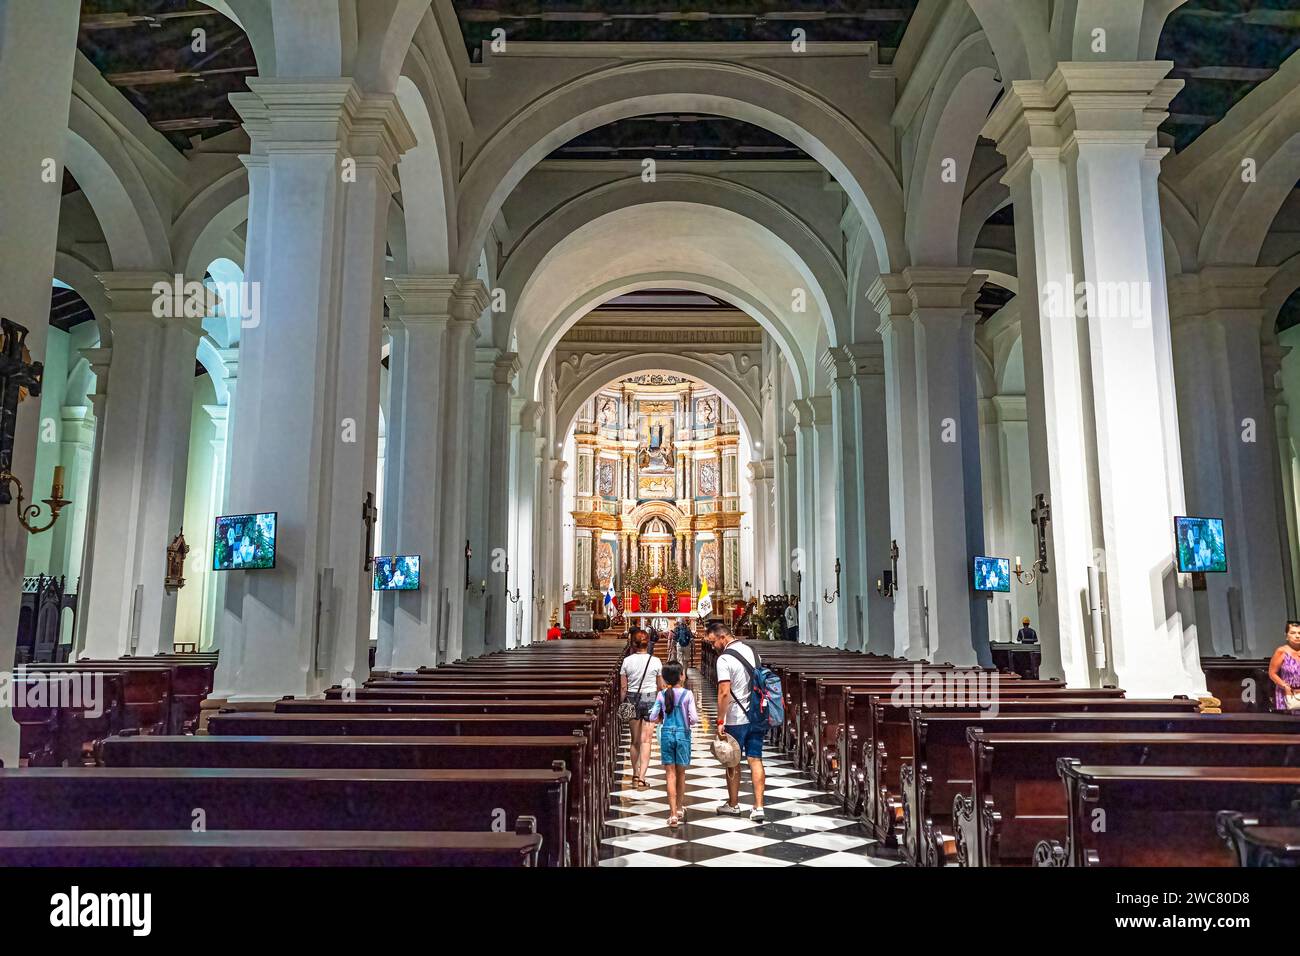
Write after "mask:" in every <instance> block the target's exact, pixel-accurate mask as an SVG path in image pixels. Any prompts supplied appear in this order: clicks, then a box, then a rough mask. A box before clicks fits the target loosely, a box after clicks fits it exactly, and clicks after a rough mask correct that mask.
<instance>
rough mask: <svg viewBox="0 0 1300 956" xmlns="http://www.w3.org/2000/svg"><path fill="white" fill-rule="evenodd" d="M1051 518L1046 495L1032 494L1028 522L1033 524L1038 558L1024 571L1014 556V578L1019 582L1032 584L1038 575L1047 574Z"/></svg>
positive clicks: (1017, 557) (1018, 557)
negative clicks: (1048, 526)
mask: <svg viewBox="0 0 1300 956" xmlns="http://www.w3.org/2000/svg"><path fill="white" fill-rule="evenodd" d="M1051 520H1052V509H1051V506H1050V505H1048V503H1047V496H1046V495H1041V494H1040V495H1034V507H1033V508H1031V509H1030V511H1029V522H1030V524H1032V525H1033V526H1034V533H1035V535H1036V537H1037V539H1038V558H1037V559H1036V560H1035V561H1034V563H1033V565H1032V566H1031V567H1030V568H1029V570H1028V571H1026V570H1025V569H1024V568H1023V567H1022V566H1021V564H1020V556H1019V555H1017V556H1016V570H1015V575H1016V580H1017V581H1019V582H1020V583H1021V584H1033V583H1034V581H1035V580H1037V579H1038V578H1039V577H1040V576H1042V575H1044V574H1047V573H1048V569H1047V524H1048V522H1049V521H1051Z"/></svg>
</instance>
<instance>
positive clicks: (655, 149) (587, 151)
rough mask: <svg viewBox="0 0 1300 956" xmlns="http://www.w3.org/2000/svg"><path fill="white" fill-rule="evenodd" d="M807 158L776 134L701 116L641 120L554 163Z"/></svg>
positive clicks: (576, 146)
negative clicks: (615, 160)
mask: <svg viewBox="0 0 1300 956" xmlns="http://www.w3.org/2000/svg"><path fill="white" fill-rule="evenodd" d="M647 157H650V158H654V159H674V160H676V159H711V160H722V159H808V155H807V154H806V153H805V152H804V151H803V150H801V149H800V148H799V147H797V146H795V145H794V144H793V143H790V142H787V141H786V140H784V139H782V138H781V137H780V136H777V135H776V134H775V133H769V132H768V131H767V130H765V129H762V128H760V127H758V126H752V125H750V124H749V123H745V122H741V121H740V120H734V119H727V118H726V117H722V116H707V115H701V114H696V113H690V114H683V113H669V114H656V115H652V116H637V117H633V118H631V119H626V120H619V121H618V122H615V123H610V124H608V125H606V126H601V127H599V128H597V129H594V130H591V131H590V132H587V133H584V134H583V135H581V136H579V137H577V138H576V139H573V140H570V141H569V142H568V143H566V144H564V145H563V146H561V147H560V148H559V149H557V150H555V151H554V152H553V153H551V155H550V157H549V158H551V159H645V158H647Z"/></svg>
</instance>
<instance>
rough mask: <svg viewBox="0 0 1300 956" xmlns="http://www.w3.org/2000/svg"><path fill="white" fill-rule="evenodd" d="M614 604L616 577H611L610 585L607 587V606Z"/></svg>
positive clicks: (610, 606)
mask: <svg viewBox="0 0 1300 956" xmlns="http://www.w3.org/2000/svg"><path fill="white" fill-rule="evenodd" d="M613 606H614V579H613V578H610V579H609V587H608V588H606V589H605V607H607V608H612V607H613Z"/></svg>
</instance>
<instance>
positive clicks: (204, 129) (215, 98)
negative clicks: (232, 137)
mask: <svg viewBox="0 0 1300 956" xmlns="http://www.w3.org/2000/svg"><path fill="white" fill-rule="evenodd" d="M194 30H203V31H204V33H205V36H204V37H203V38H202V39H203V47H204V49H203V50H202V51H201V52H196V51H195V50H194V49H193V44H194V42H195V38H194V36H193V31H194ZM77 46H78V48H79V49H80V50H81V52H82V53H83V54H85V56H86V58H87V59H89V60H90V62H92V63H94V64H95V66H96V67H98V68H99V71H100V72H101V73H103V74H104V78H105V79H106V80H108V82H109V83H112V84H113V85H114V86H116V87H117V88H118V89H120V90H121V91H122V94H123V95H124V96H125V97H126V98H127V99H128V100H130V101H131V103H132V104H133V105H134V106H135V107H136V109H138V110H139V111H140V112H141V113H142V114H143V115H144V117H145V119H147V120H148V121H149V122H150V124H152V125H153V126H154V128H155V129H158V130H159V131H160V132H162V133H163V134H164V135H165V136H166V137H167V138H168V139H169V140H170V141H171V142H172V144H173V145H174V146H176V148H177V149H181V150H184V149H187V148H188V147H189V144H190V139H191V137H194V136H198V137H208V136H215V135H217V134H219V133H224V132H226V131H227V130H230V129H233V128H234V127H235V126H238V125H239V114H238V113H236V112H235V108H234V107H233V106H231V105H230V99H229V96H230V94H231V93H236V92H239V91H242V90H247V89H248V86H247V84H246V83H245V80H246V78H247V77H249V76H252V75H254V74H255V73H256V71H257V63H256V60H255V59H254V57H253V49H252V46H251V44H249V42H248V37H247V36H245V35H244V32H243V31H242V30H241V29H240V28H239V27H238V26H236V25H235V24H234V23H232V22H231V21H230V20H227V19H226V18H225V17H224V16H222V15H221V14H219V13H217V12H216V11H215V10H213V9H212V8H211V7H209V6H205V5H204V4H202V3H200V2H198V0H82V5H81V31H80V33H79V35H78V38H77Z"/></svg>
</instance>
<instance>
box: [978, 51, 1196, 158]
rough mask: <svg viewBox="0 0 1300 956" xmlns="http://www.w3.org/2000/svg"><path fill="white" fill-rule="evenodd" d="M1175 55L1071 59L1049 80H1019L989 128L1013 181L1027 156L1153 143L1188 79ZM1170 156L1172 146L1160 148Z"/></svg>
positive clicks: (988, 134) (986, 126)
mask: <svg viewBox="0 0 1300 956" xmlns="http://www.w3.org/2000/svg"><path fill="white" fill-rule="evenodd" d="M1172 68H1173V63H1172V62H1170V61H1168V60H1144V61H1138V62H1128V63H1117V62H1105V61H1098V62H1064V63H1058V64H1057V65H1056V69H1055V70H1054V71H1053V72H1052V74H1051V76H1049V77H1048V78H1047V79H1046V80H1014V81H1013V82H1012V83H1011V87H1010V89H1008V90H1007V92H1006V94H1005V95H1004V96H1003V97H1002V99H1001V100H1000V101H999V102H998V105H997V106H996V107H994V109H993V112H992V113H990V114H989V118H988V120H987V121H986V122H985V124H984V128H983V130H982V131H981V133H982V135H983V136H986V137H988V138H989V139H991V140H993V141H994V142H995V143H996V144H997V149H998V152H1000V153H1002V155H1003V156H1005V157H1006V158H1007V166H1008V170H1007V174H1006V176H1004V177H1003V182H1008V181H1010V180H1012V179H1014V178H1016V177H1017V176H1019V175H1020V173H1021V172H1022V171H1023V170H1024V169H1025V168H1027V167H1026V166H1025V163H1026V162H1027V161H1030V160H1033V159H1039V158H1052V157H1058V156H1059V155H1060V151H1061V150H1062V149H1065V148H1067V147H1074V146H1077V145H1079V144H1089V143H1091V144H1102V143H1104V144H1109V145H1126V144H1127V145H1132V146H1135V147H1145V148H1151V147H1153V146H1154V143H1155V136H1156V129H1157V127H1159V125H1160V124H1161V123H1163V122H1164V121H1165V119H1166V118H1168V115H1169V114H1168V112H1167V108H1168V106H1169V101H1170V100H1172V99H1173V98H1174V96H1176V95H1177V94H1178V91H1179V90H1181V89H1182V88H1183V81H1182V80H1170V79H1166V78H1165V77H1166V76H1167V75H1168V73H1169V71H1170V70H1171V69H1172ZM1156 153H1157V154H1158V155H1160V156H1163V155H1164V153H1165V150H1163V149H1160V150H1156Z"/></svg>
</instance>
